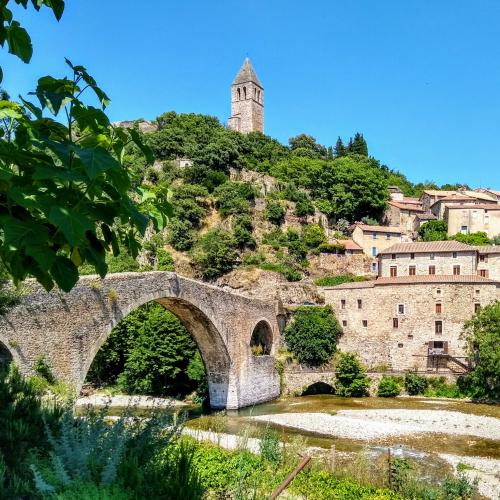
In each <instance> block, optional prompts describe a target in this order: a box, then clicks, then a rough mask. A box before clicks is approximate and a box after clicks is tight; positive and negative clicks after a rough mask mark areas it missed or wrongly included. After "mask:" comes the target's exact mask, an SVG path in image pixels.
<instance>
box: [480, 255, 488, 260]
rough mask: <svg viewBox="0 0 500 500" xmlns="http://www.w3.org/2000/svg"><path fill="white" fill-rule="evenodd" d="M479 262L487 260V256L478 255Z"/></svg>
mask: <svg viewBox="0 0 500 500" xmlns="http://www.w3.org/2000/svg"><path fill="white" fill-rule="evenodd" d="M479 262H488V256H487V255H485V254H482V255H480V256H479Z"/></svg>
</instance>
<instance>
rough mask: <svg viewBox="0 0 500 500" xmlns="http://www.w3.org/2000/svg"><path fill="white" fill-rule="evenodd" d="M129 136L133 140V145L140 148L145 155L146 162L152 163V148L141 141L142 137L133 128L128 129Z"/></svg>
mask: <svg viewBox="0 0 500 500" xmlns="http://www.w3.org/2000/svg"><path fill="white" fill-rule="evenodd" d="M129 133H130V137H131V138H132V140H133V141H134V143H135V145H136V146H137V147H138V148H139V149H140V150H141V152H142V154H143V155H144V156H145V157H146V161H147V162H148V163H153V162H154V160H155V158H154V155H153V150H152V149H151V148H150V147H149V146H148V145H146V144H144V142H143V141H142V137H141V135H140V134H139V132H138V131H137V130H136V129H135V128H131V129H129Z"/></svg>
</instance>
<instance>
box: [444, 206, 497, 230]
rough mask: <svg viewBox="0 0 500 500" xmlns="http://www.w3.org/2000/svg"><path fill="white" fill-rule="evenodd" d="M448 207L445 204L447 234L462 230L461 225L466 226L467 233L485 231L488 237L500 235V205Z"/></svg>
mask: <svg viewBox="0 0 500 500" xmlns="http://www.w3.org/2000/svg"><path fill="white" fill-rule="evenodd" d="M484 207H485V206H484V205H478V206H477V207H449V206H447V208H446V211H445V214H444V218H445V220H446V223H447V224H448V236H453V235H454V234H457V233H460V232H462V226H466V227H467V232H468V233H477V232H479V231H481V232H483V231H484V232H485V233H486V234H487V235H488V237H489V238H494V237H495V236H498V235H500V209H499V208H500V207H498V206H497V205H492V207H491V208H484Z"/></svg>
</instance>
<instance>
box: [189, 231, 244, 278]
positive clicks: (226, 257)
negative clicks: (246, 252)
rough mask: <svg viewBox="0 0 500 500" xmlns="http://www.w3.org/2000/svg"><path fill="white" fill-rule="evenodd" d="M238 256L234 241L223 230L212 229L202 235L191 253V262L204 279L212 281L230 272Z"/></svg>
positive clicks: (230, 235)
mask: <svg viewBox="0 0 500 500" xmlns="http://www.w3.org/2000/svg"><path fill="white" fill-rule="evenodd" d="M237 256H238V254H237V252H236V241H235V240H234V237H233V235H232V234H231V233H228V232H227V231H224V230H223V229H219V228H217V229H212V230H211V231H209V232H208V233H206V234H204V235H203V236H202V237H201V238H200V239H199V241H198V243H197V244H196V247H195V248H194V251H193V261H194V263H195V264H196V266H197V267H198V269H199V271H200V273H201V275H202V277H203V278H204V279H208V280H212V279H215V278H218V277H219V276H221V275H223V274H224V273H226V272H228V271H230V270H231V269H232V268H233V267H234V265H235V263H236V258H237Z"/></svg>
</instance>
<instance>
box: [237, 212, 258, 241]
mask: <svg viewBox="0 0 500 500" xmlns="http://www.w3.org/2000/svg"><path fill="white" fill-rule="evenodd" d="M252 230H253V227H252V219H251V217H250V216H249V215H248V214H241V215H237V216H235V218H234V221H233V235H234V239H235V241H236V244H237V245H238V247H239V248H240V249H243V248H245V247H246V248H255V239H254V237H253V236H252Z"/></svg>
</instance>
